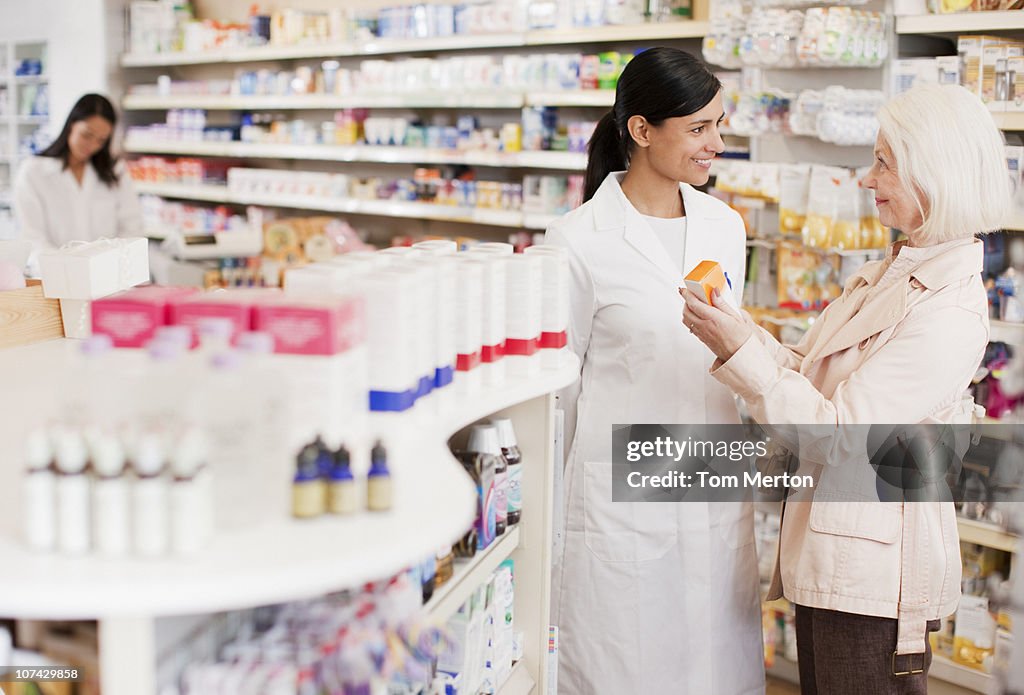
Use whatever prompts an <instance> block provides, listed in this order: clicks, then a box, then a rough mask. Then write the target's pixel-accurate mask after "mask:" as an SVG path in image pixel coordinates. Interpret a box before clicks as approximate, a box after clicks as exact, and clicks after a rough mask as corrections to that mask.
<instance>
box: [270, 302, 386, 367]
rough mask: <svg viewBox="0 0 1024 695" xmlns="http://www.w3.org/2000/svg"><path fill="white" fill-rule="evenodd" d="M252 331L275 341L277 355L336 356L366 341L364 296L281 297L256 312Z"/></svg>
mask: <svg viewBox="0 0 1024 695" xmlns="http://www.w3.org/2000/svg"><path fill="white" fill-rule="evenodd" d="M253 329H254V330H257V331H264V332H266V333H269V334H270V335H271V336H273V338H274V352H277V353H282V354H288V355H336V354H339V353H342V352H346V351H348V350H350V349H352V348H353V347H355V346H356V345H360V344H362V343H363V342H364V341H365V340H366V315H365V307H364V302H363V299H362V298H361V297H357V296H350V297H341V296H339V297H331V298H317V297H281V298H280V299H275V300H268V301H265V302H263V303H259V304H257V305H256V306H255V308H254V309H253Z"/></svg>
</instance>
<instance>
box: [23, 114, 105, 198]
mask: <svg viewBox="0 0 1024 695" xmlns="http://www.w3.org/2000/svg"><path fill="white" fill-rule="evenodd" d="M93 116H99V117H101V118H103V119H104V120H106V121H108V122H109V123H110V127H111V129H113V127H114V126H115V125H117V114H116V113H114V106H113V104H111V103H110V100H109V99H107V98H106V97H105V96H102V95H100V94H86V95H85V96H83V97H82V98H81V99H79V100H78V101H76V102H75V105H74V106H72V107H71V113H69V114H68V119H67V120H66V121H64V129H63V130H61V131H60V135H58V136H57V139H56V140H54V141H53V142H52V143H51V144H50V146H49V147H47V148H46V149H45V150H43V151H42V152H40V153H39V155H40V156H41V157H55V158H57V159H60V160H62V161H63V162H64V168H65V169H66V168H67V167H68V163H69V162H68V160H69V159H70V157H71V148H70V147H69V146H68V138H70V137H71V126H73V125H74V124H75V123H78V122H79V121H84V120H86V119H87V118H92V117H93ZM111 139H113V138H112V137H111V138H108V139H107V141H106V142H105V143H104V144H103V147H102V148H101V149H100V150H99V151H98V152H97V153H96V154H94V155H93V156H92V159H90V160H89V161H91V162H92V166H93V168H94V169H96V175H97V176H99V177H100V181H102V182H103V183H105V184H107V185H108V186H113V185H114V184H116V183H117V180H118V178H117V173H116V172H115V171H114V165H115V164H117V159H115V158H114V156H113V155H112V154H110V140H111Z"/></svg>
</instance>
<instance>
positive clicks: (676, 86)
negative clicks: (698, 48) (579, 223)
mask: <svg viewBox="0 0 1024 695" xmlns="http://www.w3.org/2000/svg"><path fill="white" fill-rule="evenodd" d="M721 89H722V83H721V82H719V81H718V78H717V77H715V75H714V74H713V73H712V72H711V71H710V70H709V69H708V67H707V66H706V65H705V64H704V63H703V62H701V61H700V59H699V58H695V57H694V56H692V55H690V54H689V53H687V52H686V51H681V50H679V49H678V48H668V47H665V46H659V47H657V48H651V49H648V50H646V51H644V52H643V53H640V54H638V55H637V56H636V57H634V58H633V59H632V60H630V61H629V63H628V64H627V65H626V68H625V69H624V70H623V71H622V75H620V76H619V81H618V85H617V86H616V87H615V105H614V106H612V110H611V111H609V112H608V113H606V114H605V115H604V117H603V118H602V119H601V121H600V122H599V123H598V124H597V128H596V129H595V130H594V134H593V135H592V136H591V138H590V143H589V144H588V145H587V175H586V180H585V183H584V186H583V201H584V202H586V201H588V200H590V199H591V198H593V197H594V193H596V192H597V189H598V188H599V187H600V186H601V183H602V182H603V181H604V180H605V178H606V177H607V176H608V174H610V173H611V172H613V171H622V170H623V169H626V168H627V167H628V166H629V158H630V155H631V154H632V152H633V147H634V144H633V138H632V137H630V135H629V133H628V130H627V126H628V124H629V119H630V118H632V117H633V116H643V117H644V118H645V119H646V120H647V122H648V123H649V124H651V125H652V126H655V127H657V126H659V125H661V124H662V122H663V121H664V120H665V119H666V118H677V117H680V116H689V115H690V114H692V113H695V112H697V111H700V110H701V109H702V108H704V107H705V106H707V105H708V104H709V103H710V102H711V100H712V99H714V98H715V95H717V94H718V92H719V90H721Z"/></svg>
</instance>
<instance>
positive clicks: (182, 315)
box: [168, 291, 256, 347]
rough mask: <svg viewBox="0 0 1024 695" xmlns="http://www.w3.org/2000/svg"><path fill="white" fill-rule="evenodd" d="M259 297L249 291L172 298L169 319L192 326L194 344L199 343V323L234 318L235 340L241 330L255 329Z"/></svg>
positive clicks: (233, 332)
mask: <svg viewBox="0 0 1024 695" xmlns="http://www.w3.org/2000/svg"><path fill="white" fill-rule="evenodd" d="M255 300H256V298H255V297H254V296H252V295H247V294H246V293H245V292H231V291H214V292H197V293H195V294H188V295H184V296H182V297H175V298H173V299H172V301H171V303H170V306H169V310H170V313H169V317H168V321H169V322H170V323H171V324H173V325H176V326H188V327H189V328H191V329H192V346H193V347H195V346H196V345H198V344H199V335H198V327H199V322H200V321H202V320H203V319H208V318H221V319H228V320H229V321H231V325H232V331H231V341H232V342H234V340H235V338H237V337H238V334H239V333H243V332H245V331H250V330H252V310H253V305H254V304H255Z"/></svg>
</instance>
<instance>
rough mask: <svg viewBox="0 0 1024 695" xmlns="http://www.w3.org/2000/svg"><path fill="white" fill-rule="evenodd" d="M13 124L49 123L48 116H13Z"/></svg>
mask: <svg viewBox="0 0 1024 695" xmlns="http://www.w3.org/2000/svg"><path fill="white" fill-rule="evenodd" d="M14 122H15V123H17V124H19V125H46V124H47V123H49V122H50V117H49V116H15V117H14Z"/></svg>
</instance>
